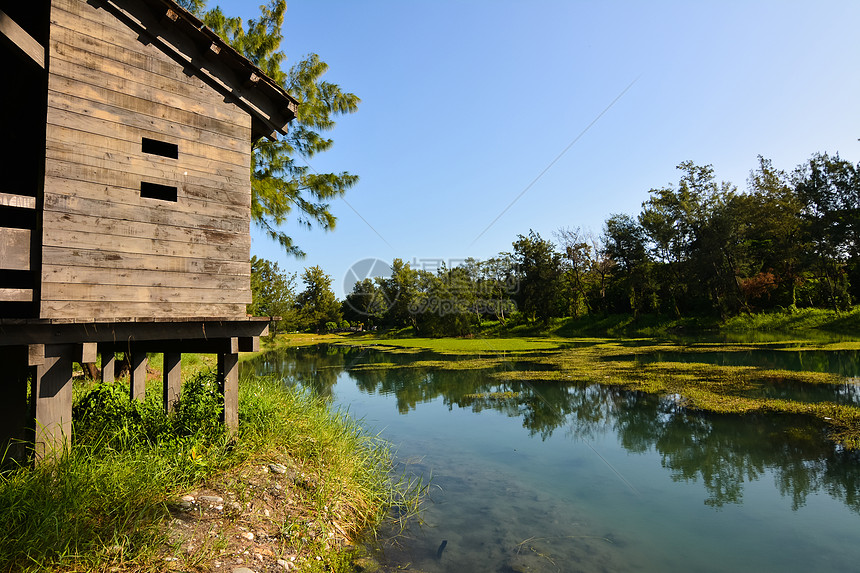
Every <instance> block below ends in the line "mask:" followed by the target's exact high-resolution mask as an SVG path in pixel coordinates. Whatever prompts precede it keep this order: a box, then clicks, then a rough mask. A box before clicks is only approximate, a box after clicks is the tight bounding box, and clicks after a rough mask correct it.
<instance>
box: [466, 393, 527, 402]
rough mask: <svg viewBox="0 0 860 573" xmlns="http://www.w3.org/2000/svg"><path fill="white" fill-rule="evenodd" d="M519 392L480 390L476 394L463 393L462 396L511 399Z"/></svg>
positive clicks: (478, 398)
mask: <svg viewBox="0 0 860 573" xmlns="http://www.w3.org/2000/svg"><path fill="white" fill-rule="evenodd" d="M519 395H520V393H519V392H511V391H505V392H480V393H478V394H464V395H463V398H469V399H472V400H513V399H516V398H518V397H519Z"/></svg>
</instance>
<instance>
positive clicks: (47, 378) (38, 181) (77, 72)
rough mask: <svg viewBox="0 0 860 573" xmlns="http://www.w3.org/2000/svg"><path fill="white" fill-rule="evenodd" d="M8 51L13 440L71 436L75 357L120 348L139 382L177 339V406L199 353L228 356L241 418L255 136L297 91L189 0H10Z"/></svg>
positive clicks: (282, 119) (8, 352) (231, 420)
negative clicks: (187, 6)
mask: <svg viewBox="0 0 860 573" xmlns="http://www.w3.org/2000/svg"><path fill="white" fill-rule="evenodd" d="M0 54H2V62H3V63H2V65H3V66H4V67H5V68H6V69H5V70H4V74H3V75H4V78H5V80H4V88H3V89H2V90H0V100H2V105H0V125H2V127H3V130H2V133H3V135H4V139H5V140H6V146H5V147H6V148H7V151H5V152H3V153H2V154H0V157H2V159H0V167H2V171H0V173H2V179H0V181H2V183H0V357H2V358H4V359H5V360H4V368H3V370H2V372H3V374H2V377H0V380H1V381H2V385H0V388H2V390H0V392H2V393H3V395H4V399H3V400H0V404H2V405H0V409H2V410H0V438H5V439H10V438H13V439H20V438H28V439H31V440H35V442H36V451H37V455H42V454H44V453H45V452H47V451H50V450H52V449H54V448H56V447H58V446H60V445H62V444H63V443H64V441H65V440H68V438H69V436H70V433H71V425H70V424H71V379H72V363H73V362H94V361H95V359H96V354H97V353H98V354H101V358H102V365H103V372H104V377H105V378H112V376H113V361H114V356H115V355H116V354H115V353H117V352H123V353H126V354H127V355H128V356H130V357H131V392H132V394H133V395H134V396H137V397H140V396H142V392H143V381H144V378H145V374H146V353H147V352H162V353H164V400H165V406H166V407H168V408H169V407H170V406H171V404H172V403H173V401H174V400H175V399H176V397H177V395H178V392H179V388H180V384H181V382H180V379H179V365H180V361H181V354H182V352H209V353H215V354H217V355H218V357H219V358H218V363H219V381H220V382H221V384H222V386H223V390H224V394H225V414H224V416H225V421H226V423H227V424H228V426H231V427H235V425H236V384H237V354H238V352H239V351H240V350H251V349H254V348H256V347H257V346H258V344H259V338H258V337H259V336H260V335H262V334H264V333H265V331H266V324H267V323H266V321H265V320H257V319H253V318H249V317H247V315H246V313H245V308H246V304H247V303H249V302H250V301H251V294H250V262H249V258H250V228H249V227H250V222H251V184H250V163H251V147H252V144H253V142H254V141H256V140H257V139H259V138H262V137H270V138H274V137H277V135H278V134H279V133H280V134H284V133H286V129H287V124H288V122H289V121H290V120H291V119H292V118H293V117H294V114H295V109H296V101H295V100H294V99H293V98H291V97H290V96H289V94H288V93H287V92H286V91H284V90H283V89H282V88H281V87H280V86H278V85H277V84H276V83H274V82H273V81H272V80H271V79H269V78H268V77H266V76H265V74H263V72H261V71H260V70H259V69H258V68H257V67H256V66H255V65H253V64H252V63H251V62H249V61H248V60H247V59H245V58H244V57H243V56H242V55H240V54H239V53H237V52H236V51H235V50H233V49H232V48H231V47H230V46H229V45H227V44H226V43H225V42H224V41H223V40H222V39H221V38H219V37H218V36H217V35H216V34H214V33H213V32H212V31H211V30H209V29H208V28H206V27H205V26H204V25H203V24H202V23H201V22H200V21H199V20H198V19H196V18H195V17H194V16H193V15H192V14H190V13H189V12H187V11H186V10H184V9H182V8H181V7H179V6H178V5H177V4H175V3H174V2H173V1H172V0H27V2H21V1H20V0H0ZM28 381H29V382H28ZM28 383H29V384H30V386H29V396H30V397H29V398H28ZM28 431H30V432H31V433H30V434H29V436H28V434H27V432H28ZM32 432H35V434H32Z"/></svg>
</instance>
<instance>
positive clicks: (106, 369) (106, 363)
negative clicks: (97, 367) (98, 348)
mask: <svg viewBox="0 0 860 573" xmlns="http://www.w3.org/2000/svg"><path fill="white" fill-rule="evenodd" d="M101 356H102V382H113V381H114V378H115V377H116V353H114V351H113V350H111V351H110V352H102V353H101Z"/></svg>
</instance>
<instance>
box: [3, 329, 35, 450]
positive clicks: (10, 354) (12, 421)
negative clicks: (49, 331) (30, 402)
mask: <svg viewBox="0 0 860 573" xmlns="http://www.w3.org/2000/svg"><path fill="white" fill-rule="evenodd" d="M0 362H2V363H3V364H4V373H3V377H4V380H3V384H0V459H3V461H5V460H10V459H14V460H18V461H23V460H24V459H26V457H27V452H28V451H29V449H30V448H29V446H25V444H24V441H25V440H29V439H32V436H30V435H28V434H29V432H27V427H28V418H29V416H28V413H29V408H28V407H27V378H28V376H29V375H30V360H29V347H27V346H6V347H0Z"/></svg>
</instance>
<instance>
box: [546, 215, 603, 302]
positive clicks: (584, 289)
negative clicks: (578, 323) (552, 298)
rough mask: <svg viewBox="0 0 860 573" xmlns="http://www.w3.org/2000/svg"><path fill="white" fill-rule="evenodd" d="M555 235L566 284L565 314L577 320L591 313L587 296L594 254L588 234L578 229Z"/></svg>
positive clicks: (559, 231) (563, 230)
mask: <svg viewBox="0 0 860 573" xmlns="http://www.w3.org/2000/svg"><path fill="white" fill-rule="evenodd" d="M555 235H556V238H558V240H559V242H560V244H561V245H560V246H561V249H562V255H563V260H564V263H565V271H564V276H565V282H566V283H567V284H566V285H565V289H564V290H565V292H566V293H567V297H566V298H567V301H568V302H567V305H566V306H567V309H566V311H567V312H566V313H567V314H571V315H573V316H574V317H576V318H579V315H580V314H582V313H584V314H589V313H590V312H591V302H590V301H589V297H588V294H589V290H590V282H591V279H592V270H593V269H594V265H595V260H594V259H593V258H592V256H593V255H596V252H595V251H594V250H593V247H592V245H591V242H590V241H589V239H590V237H589V234H588V233H586V232H584V231H582V229H580V228H579V227H577V228H576V229H570V228H563V229H559V230H558V231H556V233H555Z"/></svg>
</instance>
